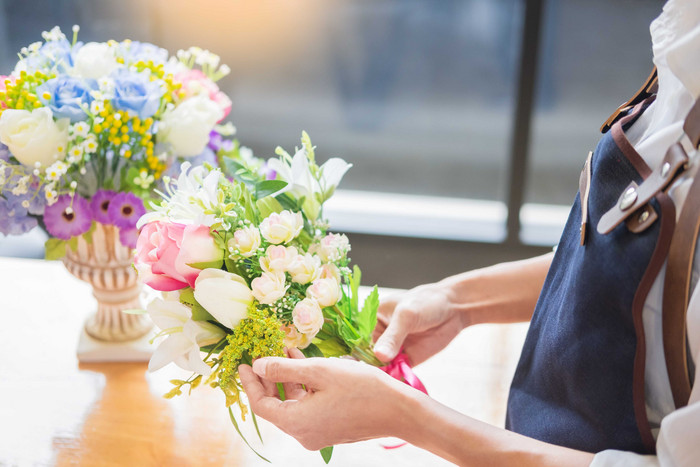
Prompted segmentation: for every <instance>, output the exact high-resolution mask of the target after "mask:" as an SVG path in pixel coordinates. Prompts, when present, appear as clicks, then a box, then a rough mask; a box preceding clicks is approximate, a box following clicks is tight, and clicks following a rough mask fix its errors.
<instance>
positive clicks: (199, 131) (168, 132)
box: [158, 95, 224, 157]
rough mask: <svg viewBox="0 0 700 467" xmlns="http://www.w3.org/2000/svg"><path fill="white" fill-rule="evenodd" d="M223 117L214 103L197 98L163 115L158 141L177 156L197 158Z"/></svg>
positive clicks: (188, 100)
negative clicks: (171, 148) (168, 145)
mask: <svg viewBox="0 0 700 467" xmlns="http://www.w3.org/2000/svg"><path fill="white" fill-rule="evenodd" d="M223 116H224V114H223V111H222V110H221V108H220V107H219V106H218V105H217V104H216V102H214V101H212V100H211V99H209V97H207V96H205V95H196V96H193V97H191V98H189V99H186V100H184V101H183V102H181V103H180V105H178V106H177V107H175V108H174V109H172V110H168V111H166V112H165V114H164V115H163V118H162V120H161V126H160V130H159V133H158V137H159V139H160V141H161V142H163V143H169V144H170V145H171V146H172V147H173V151H174V152H175V153H176V154H178V155H179V156H183V157H192V156H196V155H198V154H200V153H201V152H202V151H203V150H204V148H205V147H206V145H207V143H208V142H209V133H211V131H212V129H213V128H214V125H216V122H218V121H219V120H221V119H222V118H223Z"/></svg>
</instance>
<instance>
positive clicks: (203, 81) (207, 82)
mask: <svg viewBox="0 0 700 467" xmlns="http://www.w3.org/2000/svg"><path fill="white" fill-rule="evenodd" d="M175 81H176V82H179V83H182V90H183V91H184V92H185V97H191V96H194V95H197V94H201V93H204V92H206V93H207V94H208V95H209V98H210V99H211V100H212V101H214V102H216V104H217V105H218V106H219V107H220V108H221V110H222V111H223V117H221V119H220V120H219V121H221V120H223V119H224V118H226V116H227V115H228V114H229V112H231V99H229V98H228V96H227V95H226V94H224V93H223V92H221V90H220V89H219V86H217V85H216V83H215V82H214V81H212V80H211V79H209V78H208V77H207V75H205V74H204V73H203V72H202V71H201V70H188V71H186V72H184V73H179V74H177V75H176V76H175Z"/></svg>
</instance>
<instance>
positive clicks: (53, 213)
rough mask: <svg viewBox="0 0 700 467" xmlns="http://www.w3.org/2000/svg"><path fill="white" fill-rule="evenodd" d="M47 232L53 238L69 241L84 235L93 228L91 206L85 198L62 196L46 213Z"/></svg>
mask: <svg viewBox="0 0 700 467" xmlns="http://www.w3.org/2000/svg"><path fill="white" fill-rule="evenodd" d="M44 223H45V224H46V230H48V231H49V233H50V234H51V236H52V237H56V238H60V239H61V240H69V239H70V238H71V237H77V236H78V235H82V234H84V233H85V232H87V231H88V230H90V227H91V226H92V213H91V212H90V204H89V203H88V202H87V200H86V199H85V198H82V197H80V196H78V195H75V197H74V198H72V199H71V197H70V195H61V196H59V197H58V200H57V201H56V202H55V203H54V204H53V205H51V206H47V207H46V210H45V211H44Z"/></svg>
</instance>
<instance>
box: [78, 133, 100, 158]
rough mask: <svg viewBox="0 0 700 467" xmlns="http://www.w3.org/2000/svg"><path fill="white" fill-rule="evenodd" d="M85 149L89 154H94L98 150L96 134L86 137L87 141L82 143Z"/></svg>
mask: <svg viewBox="0 0 700 467" xmlns="http://www.w3.org/2000/svg"><path fill="white" fill-rule="evenodd" d="M80 144H81V146H82V148H83V151H85V152H86V153H88V154H94V153H95V152H97V138H95V135H88V137H87V138H85V141H83V142H82V143H80Z"/></svg>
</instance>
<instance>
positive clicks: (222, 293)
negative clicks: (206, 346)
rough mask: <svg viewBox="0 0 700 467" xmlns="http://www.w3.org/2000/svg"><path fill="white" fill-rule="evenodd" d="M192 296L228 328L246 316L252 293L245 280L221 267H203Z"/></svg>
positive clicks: (251, 302) (234, 325) (233, 326)
mask: <svg viewBox="0 0 700 467" xmlns="http://www.w3.org/2000/svg"><path fill="white" fill-rule="evenodd" d="M194 298H195V299H196V300H197V302H198V303H199V304H200V305H202V306H203V307H204V309H205V310H207V311H208V312H209V313H210V314H211V315H212V316H213V317H214V318H216V320H217V321H218V322H220V323H221V324H223V325H224V326H226V327H227V328H229V329H233V328H235V327H236V326H238V323H240V322H241V320H242V319H245V318H246V317H247V316H248V309H249V308H250V306H251V305H252V304H253V294H252V292H251V290H250V289H249V288H248V284H246V282H245V280H244V279H243V278H242V277H241V276H239V275H237V274H232V273H230V272H226V271H222V270H221V269H211V268H210V269H205V270H203V271H202V272H200V273H199V276H197V280H196V281H195V283H194Z"/></svg>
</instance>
